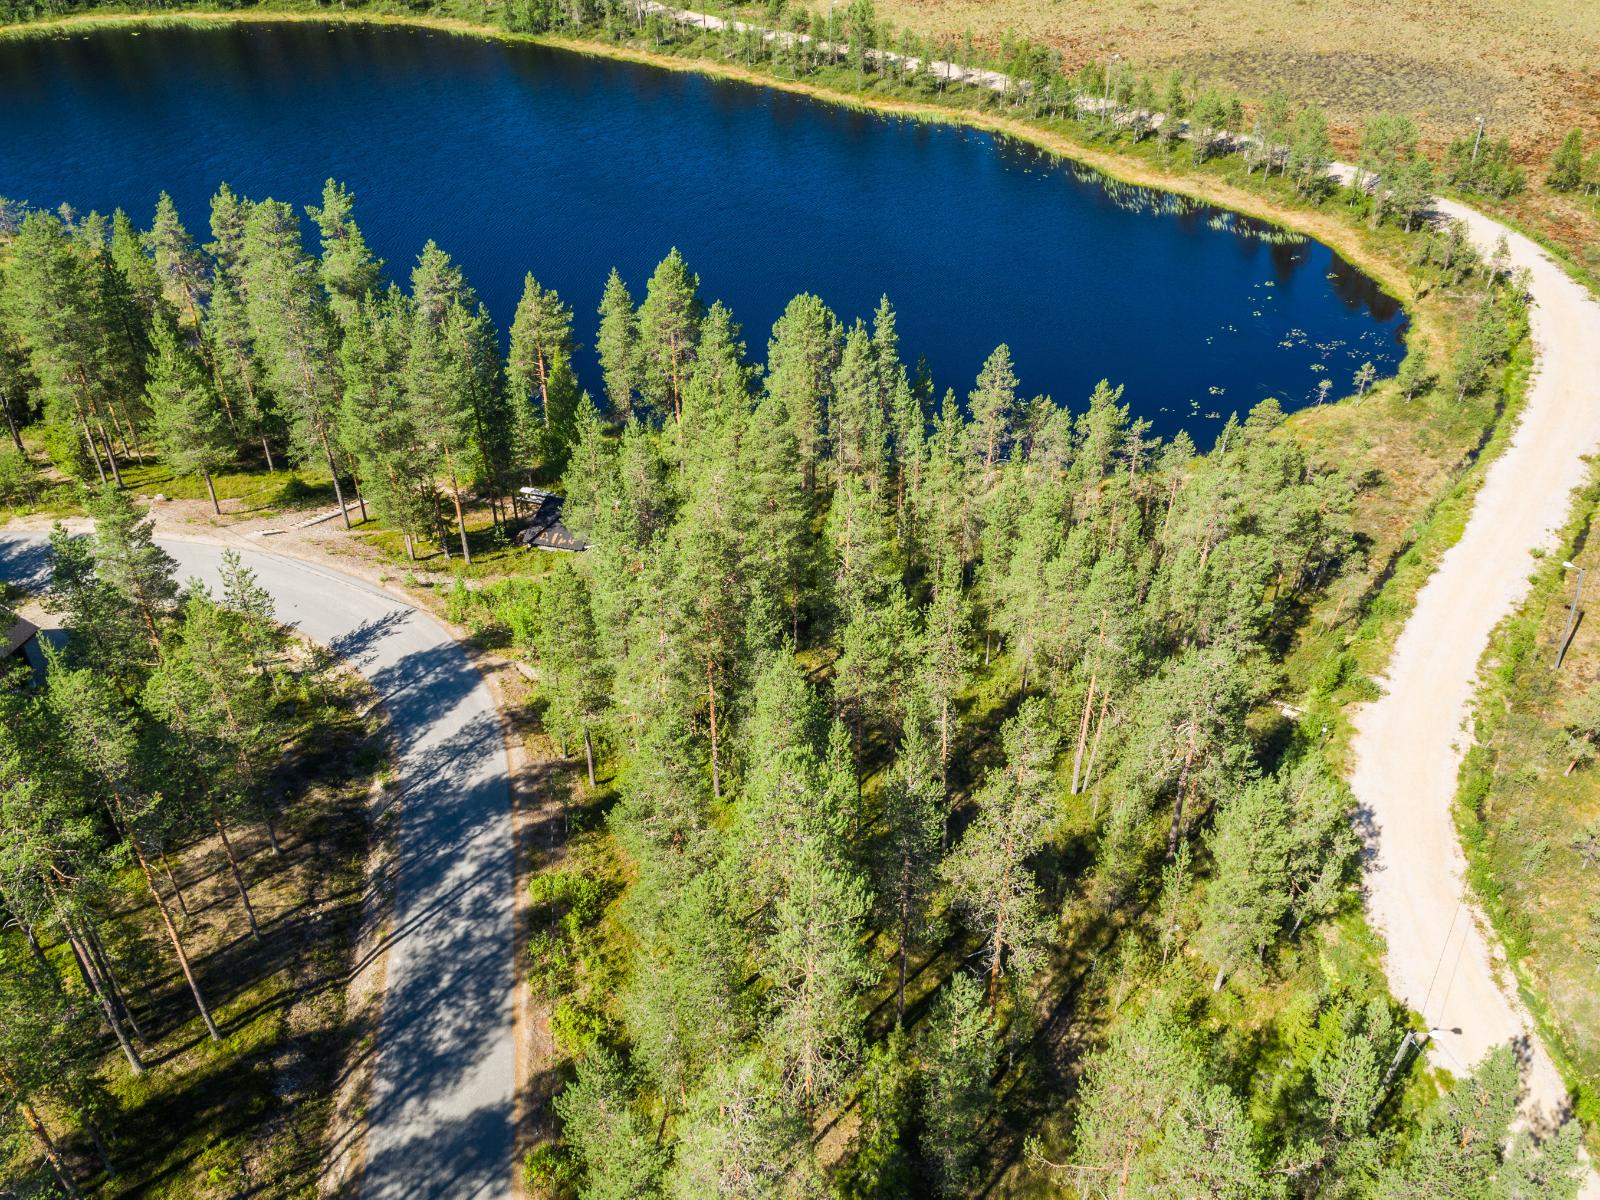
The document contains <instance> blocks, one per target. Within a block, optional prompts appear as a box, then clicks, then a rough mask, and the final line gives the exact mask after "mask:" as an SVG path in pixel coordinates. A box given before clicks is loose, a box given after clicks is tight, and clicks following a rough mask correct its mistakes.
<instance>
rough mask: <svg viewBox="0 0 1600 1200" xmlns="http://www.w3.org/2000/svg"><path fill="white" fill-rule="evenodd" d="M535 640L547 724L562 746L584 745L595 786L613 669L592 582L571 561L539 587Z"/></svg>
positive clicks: (590, 778)
mask: <svg viewBox="0 0 1600 1200" xmlns="http://www.w3.org/2000/svg"><path fill="white" fill-rule="evenodd" d="M537 636H538V642H537V644H538V648H539V667H540V672H539V680H540V684H541V688H542V690H543V692H544V694H545V697H546V699H547V700H548V709H547V714H546V724H547V725H548V726H549V727H550V728H551V730H552V732H554V733H555V734H556V738H557V741H558V744H559V743H569V744H570V742H569V739H570V740H576V741H582V743H583V756H584V763H585V765H586V767H587V769H588V773H589V786H590V788H593V787H594V786H595V777H594V734H595V729H596V726H597V725H598V724H599V722H600V721H601V719H602V718H603V717H604V715H605V712H606V709H607V707H608V703H607V702H608V701H609V699H610V667H609V664H608V663H606V661H605V659H604V658H603V657H602V656H601V654H600V645H599V637H598V634H597V633H596V632H595V626H594V615H593V611H592V610H591V608H590V604H589V587H588V584H586V583H585V582H584V579H583V576H581V575H579V574H578V572H577V571H575V570H573V569H572V567H571V566H570V565H568V564H567V563H564V562H563V563H560V564H558V565H557V566H556V568H555V570H554V571H552V572H551V573H550V574H549V576H547V577H546V579H545V581H544V583H543V585H542V586H541V587H540V589H539V632H538V635H537Z"/></svg>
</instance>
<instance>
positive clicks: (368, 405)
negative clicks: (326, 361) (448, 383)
mask: <svg viewBox="0 0 1600 1200" xmlns="http://www.w3.org/2000/svg"><path fill="white" fill-rule="evenodd" d="M411 322H412V310H411V303H410V301H409V299H408V298H407V297H406V296H405V294H404V293H402V292H401V291H400V289H399V288H398V287H395V286H393V285H391V286H390V287H389V290H388V291H387V292H385V293H383V294H381V295H373V296H371V297H369V298H368V300H367V301H366V302H365V303H363V304H361V305H358V306H357V309H356V312H355V314H354V315H353V316H352V317H351V319H350V320H349V322H348V323H347V324H346V326H345V331H344V339H343V341H342V342H341V344H340V347H339V363H340V373H341V375H342V376H343V379H344V396H343V398H342V400H341V403H340V409H339V441H340V442H341V443H342V444H343V445H345V446H346V447H348V448H349V450H350V452H351V454H353V455H354V456H355V459H356V463H357V465H358V466H359V468H360V471H361V476H362V478H363V479H365V480H366V481H367V491H368V493H369V494H370V495H371V497H372V499H373V500H374V502H375V503H376V504H377V506H378V511H379V512H380V513H382V514H383V517H384V519H385V520H386V521H388V522H389V523H390V525H392V526H393V527H394V528H396V529H398V530H399V531H400V536H401V537H402V538H403V539H404V541H405V547H406V557H407V558H409V559H411V560H413V561H415V560H416V557H417V550H416V544H417V542H418V541H420V540H422V539H424V538H427V537H431V536H432V535H433V533H434V531H435V528H436V525H437V517H438V503H437V497H436V495H435V493H434V489H433V480H432V479H431V478H428V479H422V478H420V477H419V475H420V473H419V472H418V470H417V466H418V464H419V463H420V462H423V461H425V460H424V458H423V454H424V450H423V445H424V440H425V439H424V438H423V435H422V433H421V432H420V431H419V430H418V428H417V426H416V420H415V418H416V413H415V412H414V411H413V410H412V408H411V406H410V404H409V403H408V393H407V390H406V369H407V364H408V362H409V359H410V352H411V350H410V348H411Z"/></svg>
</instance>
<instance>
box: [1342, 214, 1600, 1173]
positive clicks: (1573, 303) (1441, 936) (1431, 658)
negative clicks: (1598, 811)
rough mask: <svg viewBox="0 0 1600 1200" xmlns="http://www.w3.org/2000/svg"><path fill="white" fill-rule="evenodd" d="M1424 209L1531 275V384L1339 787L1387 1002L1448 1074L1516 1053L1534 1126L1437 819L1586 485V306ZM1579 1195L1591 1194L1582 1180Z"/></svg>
mask: <svg viewBox="0 0 1600 1200" xmlns="http://www.w3.org/2000/svg"><path fill="white" fill-rule="evenodd" d="M1439 207H1440V209H1441V210H1442V212H1443V214H1444V215H1445V216H1448V217H1452V218H1455V219H1458V220H1460V221H1463V222H1465V223H1466V226H1467V229H1468V231H1469V232H1470V234H1471V237H1472V240H1473V242H1474V243H1475V244H1476V245H1477V247H1478V248H1479V250H1481V251H1482V252H1483V253H1484V255H1485V256H1487V255H1489V254H1492V253H1493V251H1494V248H1495V244H1496V243H1497V242H1498V241H1499V240H1500V238H1501V237H1502V236H1503V235H1504V236H1506V238H1507V244H1508V246H1509V248H1510V252H1511V265H1512V267H1513V269H1515V268H1519V267H1527V268H1528V269H1529V270H1530V271H1531V272H1532V293H1533V298H1534V308H1533V313H1532V332H1533V340H1534V346H1535V351H1536V354H1537V363H1538V366H1537V373H1536V375H1535V377H1534V380H1533V382H1532V384H1531V386H1530V388H1529V391H1528V398H1527V404H1526V407H1525V409H1524V411H1523V413H1522V417H1521V420H1520V422H1519V423H1518V425H1517V428H1516V431H1515V434H1514V435H1513V438H1512V441H1511V444H1510V445H1509V446H1508V447H1507V449H1506V450H1505V451H1504V452H1503V453H1502V454H1501V455H1500V457H1499V458H1498V459H1496V460H1495V461H1494V462H1493V463H1492V464H1491V465H1490V467H1489V470H1488V472H1487V475H1486V476H1485V479H1484V482H1483V487H1482V490H1481V491H1480V492H1479V493H1478V496H1477V499H1476V501H1475V502H1474V504H1473V507H1472V513H1471V516H1470V518H1469V519H1468V522H1467V526H1466V530H1465V532H1464V533H1463V534H1462V537H1461V540H1460V541H1459V542H1458V543H1456V545H1455V546H1453V547H1452V548H1451V549H1450V550H1449V551H1448V552H1447V553H1446V554H1445V555H1444V556H1443V558H1442V559H1441V561H1440V563H1439V568H1438V570H1437V571H1436V572H1435V573H1434V574H1433V576H1432V577H1431V578H1430V579H1429V580H1428V582H1427V583H1426V585H1425V586H1424V587H1423V589H1422V591H1421V593H1420V594H1419V595H1418V597H1417V604H1416V609H1415V611H1414V612H1413V613H1412V615H1411V618H1410V619H1409V620H1408V621H1407V623H1406V626H1405V628H1404V630H1403V631H1402V632H1401V634H1400V638H1399V640H1398V641H1397V642H1396V644H1395V648H1394V653H1393V656H1392V658H1391V660H1390V662H1389V666H1388V670H1387V673H1386V674H1385V676H1384V677H1383V679H1382V680H1380V683H1381V686H1382V687H1383V691H1384V694H1383V696H1382V698H1381V699H1379V700H1377V701H1376V702H1374V703H1373V704H1371V705H1369V706H1367V707H1366V708H1365V709H1364V710H1363V711H1362V712H1361V713H1360V714H1359V715H1358V717H1357V719H1356V740H1355V751H1356V762H1357V765H1356V769H1355V772H1354V774H1353V775H1352V776H1351V780H1350V782H1351V786H1352V787H1353V788H1354V790H1355V793H1356V797H1357V799H1358V800H1359V801H1360V803H1361V806H1362V808H1363V810H1364V815H1365V817H1366V818H1367V820H1368V821H1369V823H1370V829H1371V833H1372V844H1373V854H1372V858H1371V862H1370V866H1369V869H1368V872H1367V885H1368V899H1367V906H1368V912H1369V913H1370V915H1371V917H1372V920H1373V922H1374V924H1375V925H1376V926H1377V928H1378V929H1379V930H1380V932H1382V934H1383V935H1384V937H1385V939H1386V941H1387V945H1388V954H1387V966H1388V973H1389V981H1390V985H1391V986H1392V988H1393V990H1394V993H1395V995H1396V996H1397V997H1398V998H1399V999H1401V1000H1403V1001H1404V1002H1405V1003H1407V1004H1409V1005H1410V1006H1411V1007H1412V1008H1414V1009H1416V1010H1417V1011H1418V1012H1419V1013H1421V1014H1422V1016H1423V1017H1424V1018H1425V1019H1426V1020H1427V1022H1428V1024H1429V1025H1430V1026H1431V1027H1433V1028H1434V1029H1435V1030H1436V1032H1435V1034H1434V1037H1433V1041H1432V1043H1431V1053H1432V1055H1433V1057H1434V1061H1435V1062H1436V1063H1437V1064H1438V1065H1440V1066H1443V1067H1446V1068H1448V1069H1449V1070H1450V1071H1452V1072H1454V1073H1455V1074H1457V1075H1460V1074H1462V1073H1464V1072H1465V1071H1466V1070H1467V1069H1468V1068H1470V1067H1471V1066H1472V1065H1473V1064H1475V1063H1476V1062H1478V1061H1479V1060H1480V1059H1481V1058H1482V1057H1483V1056H1484V1055H1485V1054H1486V1053H1488V1052H1489V1051H1490V1050H1491V1049H1493V1048H1494V1047H1495V1046H1500V1045H1504V1044H1506V1043H1507V1042H1513V1043H1516V1044H1517V1045H1518V1046H1519V1047H1521V1048H1522V1049H1523V1050H1524V1051H1525V1054H1526V1058H1527V1064H1528V1070H1527V1071H1526V1073H1525V1080H1526V1084H1527V1088H1528V1091H1527V1095H1526V1097H1525V1100H1524V1113H1525V1116H1526V1117H1527V1118H1528V1120H1529V1121H1530V1122H1531V1123H1532V1124H1533V1125H1534V1126H1535V1127H1539V1126H1546V1127H1548V1126H1549V1125H1550V1124H1552V1123H1554V1122H1558V1121H1560V1120H1561V1119H1563V1118H1564V1116H1565V1113H1566V1111H1567V1107H1568V1102H1567V1093H1566V1088H1565V1087H1564V1086H1563V1085H1562V1082H1561V1078H1560V1076H1559V1075H1558V1074H1557V1073H1556V1070H1555V1067H1554V1064H1553V1063H1552V1062H1551V1061H1550V1058H1549V1055H1548V1054H1547V1053H1546V1052H1545V1050H1544V1048H1543V1046H1542V1045H1540V1043H1539V1040H1538V1038H1537V1037H1535V1036H1534V1035H1533V1033H1532V1022H1531V1021H1530V1019H1529V1017H1528V1014H1527V1012H1526V1010H1525V1008H1524V1006H1523V1005H1522V1003H1521V1002H1520V1001H1519V1000H1518V999H1517V998H1516V996H1515V993H1514V989H1513V987H1512V986H1511V985H1512V981H1511V980H1510V972H1509V969H1508V968H1507V967H1506V966H1505V964H1504V962H1503V959H1502V958H1501V956H1500V952H1499V947H1498V944H1496V943H1493V942H1492V940H1491V936H1486V934H1485V933H1484V930H1483V919H1482V917H1481V915H1480V914H1479V913H1478V912H1477V910H1476V908H1475V906H1474V905H1473V903H1472V901H1471V899H1470V897H1469V896H1468V893H1467V887H1466V880H1465V871H1466V860H1465V858H1464V856H1463V854H1462V850H1461V845H1460V842H1459V840H1458V838H1457V835H1456V828H1455V823H1454V820H1453V818H1452V815H1451V808H1452V805H1453V803H1454V800H1455V795H1456V777H1457V771H1458V769H1459V767H1460V765H1461V759H1462V756H1463V754H1464V753H1465V752H1466V748H1467V746H1468V745H1469V743H1470V736H1471V735H1470V732H1469V728H1468V724H1467V722H1468V713H1469V708H1470V705H1471V702H1472V698H1473V691H1474V685H1475V681H1476V678H1477V672H1478V663H1479V660H1480V659H1481V658H1482V656H1483V653H1484V650H1485V649H1486V648H1487V646H1488V643H1489V636H1490V634H1491V632H1492V631H1493V630H1494V627H1495V626H1496V624H1498V623H1499V622H1500V621H1501V620H1502V619H1503V618H1504V617H1505V616H1507V615H1508V614H1509V613H1510V612H1511V611H1512V610H1513V609H1514V608H1515V607H1516V605H1517V604H1518V603H1519V602H1520V601H1521V600H1522V599H1523V598H1524V597H1525V596H1526V595H1527V592H1528V587H1529V576H1530V574H1531V572H1532V571H1533V568H1534V560H1533V558H1532V557H1531V552H1532V551H1533V550H1535V549H1536V548H1544V549H1550V548H1553V547H1554V546H1555V542H1556V534H1557V531H1558V530H1559V528H1560V527H1561V526H1562V525H1563V524H1564V523H1565V521H1566V519H1567V516H1568V512H1569V510H1570V508H1571V505H1572V493H1573V489H1575V488H1577V487H1578V486H1579V485H1581V484H1582V483H1583V482H1584V480H1585V479H1586V476H1587V467H1586V464H1585V463H1584V461H1583V456H1584V455H1586V454H1589V453H1591V452H1593V451H1594V450H1595V449H1596V448H1597V447H1600V388H1597V385H1596V377H1597V372H1596V368H1597V367H1600V304H1596V302H1595V301H1594V299H1593V298H1592V297H1591V296H1590V294H1589V293H1588V292H1587V291H1586V290H1585V289H1584V288H1582V287H1581V286H1579V285H1578V284H1577V283H1575V282H1573V281H1572V280H1571V279H1570V278H1569V277H1568V276H1567V275H1566V274H1565V273H1564V272H1563V271H1562V270H1561V268H1560V267H1559V266H1558V265H1556V263H1555V262H1554V261H1552V260H1551V258H1550V257H1549V256H1548V255H1547V254H1546V253H1545V252H1544V251H1543V250H1541V249H1540V248H1539V247H1538V246H1537V245H1536V244H1534V243H1533V242H1532V241H1531V240H1529V239H1528V238H1525V237H1523V236H1521V235H1520V234H1517V233H1508V231H1507V230H1506V229H1505V228H1504V227H1503V226H1501V225H1500V224H1498V223H1497V222H1495V221H1493V220H1491V219H1490V218H1488V217H1486V216H1483V215H1482V214H1480V213H1477V212H1475V211H1473V210H1472V209H1470V208H1467V207H1465V206H1464V205H1458V204H1454V203H1451V202H1448V201H1440V202H1439ZM1491 947H1492V948H1491ZM1584 1194H1585V1195H1586V1196H1597V1195H1600V1182H1597V1181H1596V1179H1595V1178H1594V1176H1593V1175H1592V1174H1591V1176H1590V1180H1589V1186H1588V1187H1587V1189H1586V1190H1585V1193H1584Z"/></svg>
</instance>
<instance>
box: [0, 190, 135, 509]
mask: <svg viewBox="0 0 1600 1200" xmlns="http://www.w3.org/2000/svg"><path fill="white" fill-rule="evenodd" d="M11 250H12V259H11V263H10V265H9V266H8V268H7V270H6V273H5V283H6V295H5V303H6V311H7V322H6V323H7V324H8V325H9V326H10V327H11V329H13V330H14V331H15V334H16V336H17V338H18V339H19V341H20V342H21V344H22V346H23V348H24V349H25V350H26V351H27V354H28V364H29V368H30V370H31V371H32V373H33V375H34V377H35V378H36V379H37V380H38V381H39V388H40V391H41V393H42V395H43V397H44V404H45V420H46V421H47V422H48V423H49V424H50V425H52V426H53V427H56V428H58V429H75V430H76V432H77V434H79V435H81V437H82V439H83V444H84V446H85V448H86V450H87V452H88V454H87V457H88V460H89V462H90V463H91V464H92V465H93V467H94V469H95V472H96V474H97V476H98V477H99V479H100V481H101V482H102V483H104V482H106V481H107V475H108V472H109V476H110V478H111V479H112V480H114V481H115V482H117V483H118V485H119V486H120V484H121V474H120V471H119V469H118V464H117V456H116V450H115V448H114V447H113V445H112V441H111V435H110V433H109V432H108V431H107V423H108V422H110V423H111V425H112V426H113V427H114V426H115V419H114V417H113V416H112V400H113V395H114V392H115V389H116V388H117V386H118V383H119V381H118V379H117V375H116V372H115V369H114V359H115V354H114V351H113V348H112V337H113V332H112V330H111V328H110V324H109V317H108V314H107V313H106V312H105V311H104V308H103V306H101V305H100V304H99V303H98V299H97V292H98V289H97V285H96V283H95V274H96V272H97V270H98V268H97V267H96V266H95V264H94V263H93V262H92V261H90V260H89V258H88V257H87V256H86V255H85V254H84V253H83V252H82V251H81V249H80V247H79V245H78V244H76V243H75V242H74V241H73V240H72V239H71V238H69V237H68V235H67V231H66V229H65V228H64V227H63V226H62V224H61V222H60V221H58V220H57V219H56V218H55V217H53V216H51V215H49V214H47V213H41V212H30V213H29V214H28V215H27V217H25V218H24V219H23V222H22V225H21V228H20V229H19V230H18V231H17V234H16V236H15V237H14V238H13V240H12V244H11Z"/></svg>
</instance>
